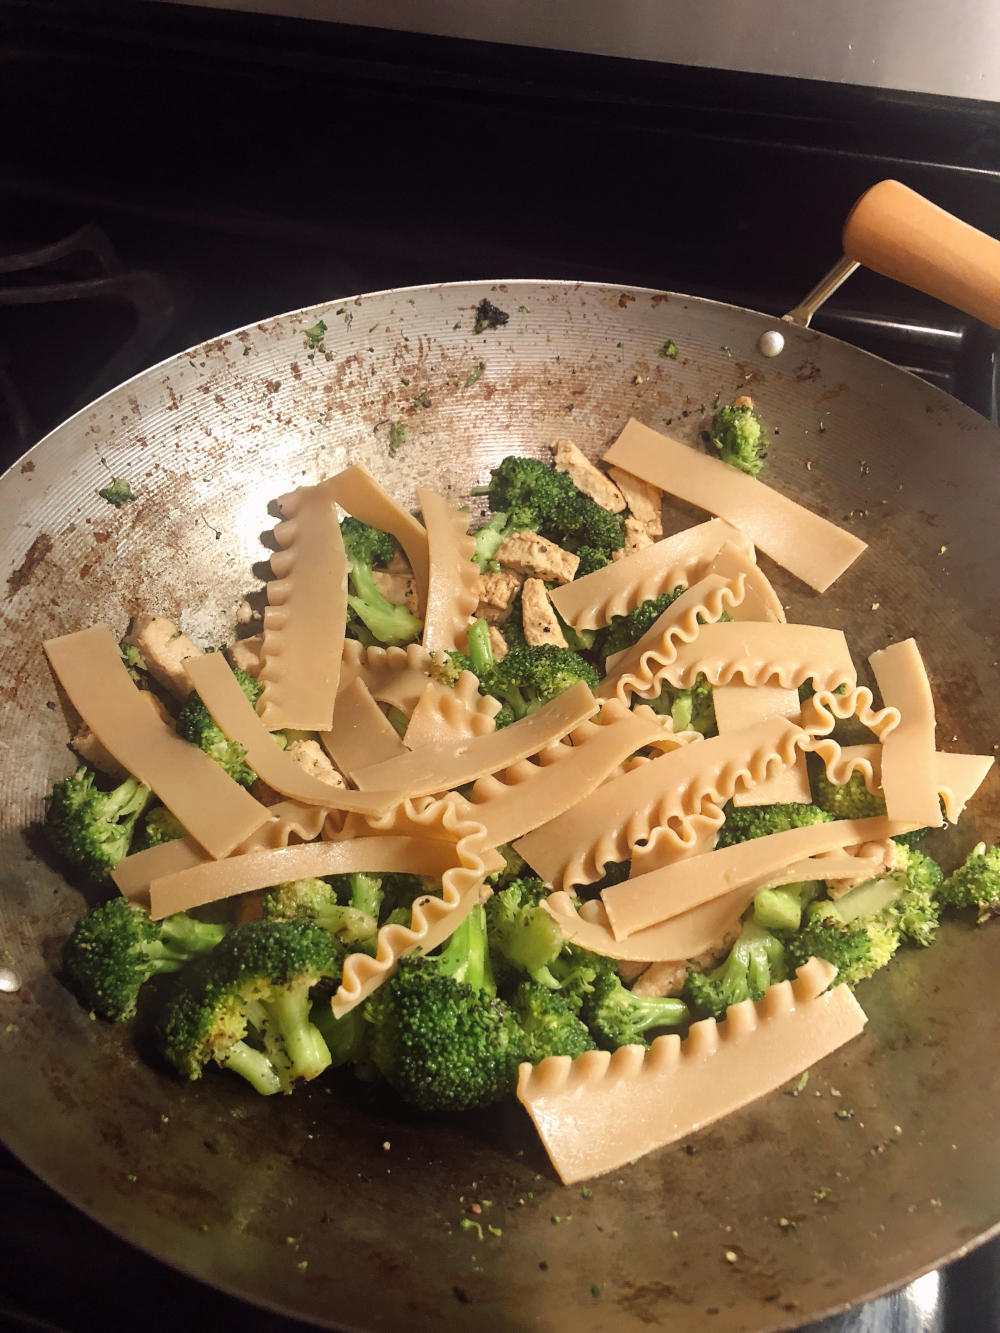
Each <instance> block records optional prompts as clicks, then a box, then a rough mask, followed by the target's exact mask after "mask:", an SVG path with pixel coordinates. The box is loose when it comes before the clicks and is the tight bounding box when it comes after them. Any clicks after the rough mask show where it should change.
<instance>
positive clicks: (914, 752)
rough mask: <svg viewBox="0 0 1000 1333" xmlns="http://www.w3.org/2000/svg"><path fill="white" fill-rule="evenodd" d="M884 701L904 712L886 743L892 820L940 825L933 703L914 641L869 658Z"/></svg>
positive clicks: (885, 781) (884, 768) (886, 794)
mask: <svg viewBox="0 0 1000 1333" xmlns="http://www.w3.org/2000/svg"><path fill="white" fill-rule="evenodd" d="M868 661H869V663H870V665H871V668H872V671H873V672H874V673H875V679H876V681H877V682H878V687H879V690H880V691H881V694H882V702H883V703H885V704H888V705H891V706H892V707H894V708H898V709H899V715H900V721H899V726H898V727H894V728H893V730H892V731H891V732H890V733H889V734H888V735H886V736H885V737H884V739H883V741H882V794H883V796H884V797H885V807H886V812H887V813H888V814H889V815H890V816H891V817H892V818H893V819H910V820H913V821H915V823H916V824H917V827H918V828H926V827H930V826H931V825H938V824H940V823H941V808H940V805H939V802H938V792H937V784H936V782H935V773H934V749H935V747H934V732H935V729H936V725H937V724H936V721H935V717H934V699H933V698H932V696H931V687H930V682H929V681H928V679H927V672H926V671H925V670H924V664H923V661H922V660H921V657H920V653H919V651H918V649H917V645H916V642H915V640H913V639H904V640H903V642H902V643H894V644H892V645H891V646H890V647H888V648H883V649H882V650H881V651H880V652H877V653H872V655H871V657H870V658H869V659H868Z"/></svg>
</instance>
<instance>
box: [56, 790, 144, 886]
mask: <svg viewBox="0 0 1000 1333" xmlns="http://www.w3.org/2000/svg"><path fill="white" fill-rule="evenodd" d="M96 778H97V774H96V773H95V772H94V771H93V769H90V768H88V767H87V765H86V764H81V765H80V767H79V768H78V769H77V770H76V772H75V773H72V774H71V775H70V776H69V777H68V778H61V779H60V780H59V781H58V782H56V783H55V785H54V786H53V788H52V790H51V792H50V793H49V795H48V798H47V805H46V810H45V822H44V825H43V828H44V831H45V836H46V838H47V839H48V841H49V843H50V844H51V845H52V847H53V848H54V849H55V850H56V851H57V852H58V853H59V854H60V856H64V857H65V858H66V860H67V861H69V862H70V864H71V865H74V866H78V867H79V868H80V869H81V870H84V871H86V872H87V874H88V875H89V876H90V877H91V878H92V879H94V880H95V881H97V882H99V883H104V882H106V880H107V878H108V873H109V871H111V870H113V869H114V867H115V866H116V865H117V864H118V862H119V861H120V860H121V859H122V858H123V857H124V856H127V855H128V851H129V846H130V844H131V842H132V833H133V830H134V829H135V825H136V821H137V820H138V818H139V816H140V815H141V814H142V812H143V811H144V810H145V809H146V807H147V805H148V804H149V802H150V801H151V800H152V798H153V794H152V792H151V791H150V790H149V788H148V787H146V786H143V784H142V783H141V782H139V780H138V779H137V778H127V779H126V780H125V781H124V782H123V783H122V784H121V785H120V786H118V787H115V788H114V790H113V791H101V790H100V789H99V788H98V787H97V786H95V782H96Z"/></svg>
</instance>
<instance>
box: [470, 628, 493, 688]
mask: <svg viewBox="0 0 1000 1333" xmlns="http://www.w3.org/2000/svg"><path fill="white" fill-rule="evenodd" d="M466 638H467V640H468V644H469V656H470V657H471V658H472V669H473V671H474V672H475V673H476V675H477V676H478V677H479V678H480V680H481V679H482V678H483V676H484V675H485V674H486V672H487V671H489V670H490V668H491V667H492V666H493V663H494V661H495V659H494V656H493V645H492V644H491V643H490V627H489V625H488V624H487V623H486V621H485V620H477V621H476V622H475V624H473V625H470V626H469V628H468V631H467V633H466Z"/></svg>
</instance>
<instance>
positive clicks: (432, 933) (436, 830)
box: [330, 796, 504, 1018]
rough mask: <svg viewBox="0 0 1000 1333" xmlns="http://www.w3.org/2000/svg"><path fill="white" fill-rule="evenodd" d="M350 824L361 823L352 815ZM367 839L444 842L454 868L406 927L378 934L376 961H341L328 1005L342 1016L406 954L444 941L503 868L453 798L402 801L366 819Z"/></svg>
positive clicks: (363, 957)
mask: <svg viewBox="0 0 1000 1333" xmlns="http://www.w3.org/2000/svg"><path fill="white" fill-rule="evenodd" d="M354 819H355V822H360V821H358V820H357V817H356V816H355V817H354ZM368 836H369V841H376V842H377V841H380V840H381V839H382V838H384V837H387V836H409V837H416V838H421V839H432V838H436V839H439V840H446V841H448V842H450V843H451V844H452V845H453V848H454V852H453V855H454V864H453V865H452V866H451V867H449V869H447V870H446V871H445V872H444V874H443V875H442V876H441V896H440V897H439V898H434V897H421V898H418V899H417V900H416V901H415V902H414V904H413V912H412V914H411V917H410V924H409V925H408V926H403V925H396V924H393V925H386V926H383V927H382V929H381V930H380V931H379V933H378V940H377V948H376V952H375V957H374V958H373V957H371V956H370V955H369V954H364V953H353V954H349V955H348V957H347V958H346V959H345V960H344V969H343V975H342V978H341V983H340V988H339V989H338V990H337V991H336V992H335V994H334V996H333V998H332V1000H331V1002H330V1006H331V1008H332V1010H333V1015H334V1017H335V1018H342V1017H343V1015H344V1014H346V1013H348V1012H349V1011H350V1010H351V1009H353V1008H354V1006H355V1005H357V1004H359V1003H360V1002H361V1001H362V1000H363V999H365V998H366V996H368V995H370V994H371V993H372V991H373V990H375V989H376V987H378V986H380V985H381V984H382V982H383V981H386V980H388V978H389V977H391V976H392V974H393V973H394V972H395V970H396V964H397V962H398V961H399V959H400V958H401V957H403V956H404V955H405V954H408V953H412V952H413V951H414V950H415V949H421V950H422V951H423V952H424V953H429V952H430V951H431V950H432V949H436V948H437V946H438V945H439V944H441V943H442V942H443V941H444V940H446V939H447V938H448V936H449V935H450V934H451V933H452V931H453V930H455V929H456V927H457V926H458V925H459V924H460V923H461V922H462V921H463V920H464V919H465V917H466V916H467V915H468V914H469V912H470V911H471V910H472V908H473V907H474V906H475V905H476V903H477V902H478V901H479V896H480V893H481V891H482V887H483V880H484V879H485V878H486V876H487V875H492V874H494V873H495V872H496V871H498V870H502V869H503V865H504V860H503V857H502V856H500V855H499V854H498V853H497V852H494V851H492V850H489V849H486V850H484V849H483V845H482V840H483V829H482V826H481V825H480V824H477V823H475V821H473V820H469V819H467V818H466V817H465V815H464V814H463V813H462V811H461V809H460V808H459V805H458V802H457V800H456V799H455V797H452V796H449V797H446V798H445V799H444V800H441V801H433V800H427V799H422V800H417V801H405V802H404V803H403V804H402V805H400V806H397V807H396V808H395V809H393V810H391V811H390V812H389V813H387V814H385V815H381V816H378V817H376V818H372V819H370V820H369V821H368Z"/></svg>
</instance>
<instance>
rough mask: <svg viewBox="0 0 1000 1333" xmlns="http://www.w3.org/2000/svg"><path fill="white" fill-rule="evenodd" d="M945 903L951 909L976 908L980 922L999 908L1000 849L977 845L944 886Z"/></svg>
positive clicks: (943, 900) (942, 892) (981, 843)
mask: <svg viewBox="0 0 1000 1333" xmlns="http://www.w3.org/2000/svg"><path fill="white" fill-rule="evenodd" d="M939 893H940V896H941V900H942V902H944V903H946V904H948V906H950V907H977V908H978V909H979V918H980V920H981V921H984V920H986V918H987V917H989V916H991V915H992V914H993V912H994V910H995V909H996V907H997V905H998V904H1000V847H987V845H986V843H985V842H979V843H976V845H975V847H973V849H972V851H971V852H970V853H969V855H968V856H967V857H966V858H965V860H964V861H963V862H962V864H961V865H960V866H959V867H958V869H957V870H955V871H953V873H952V874H950V875H949V876H948V878H947V879H946V880H945V881H944V882H943V883H942V884H941V886H940V889H939Z"/></svg>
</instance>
